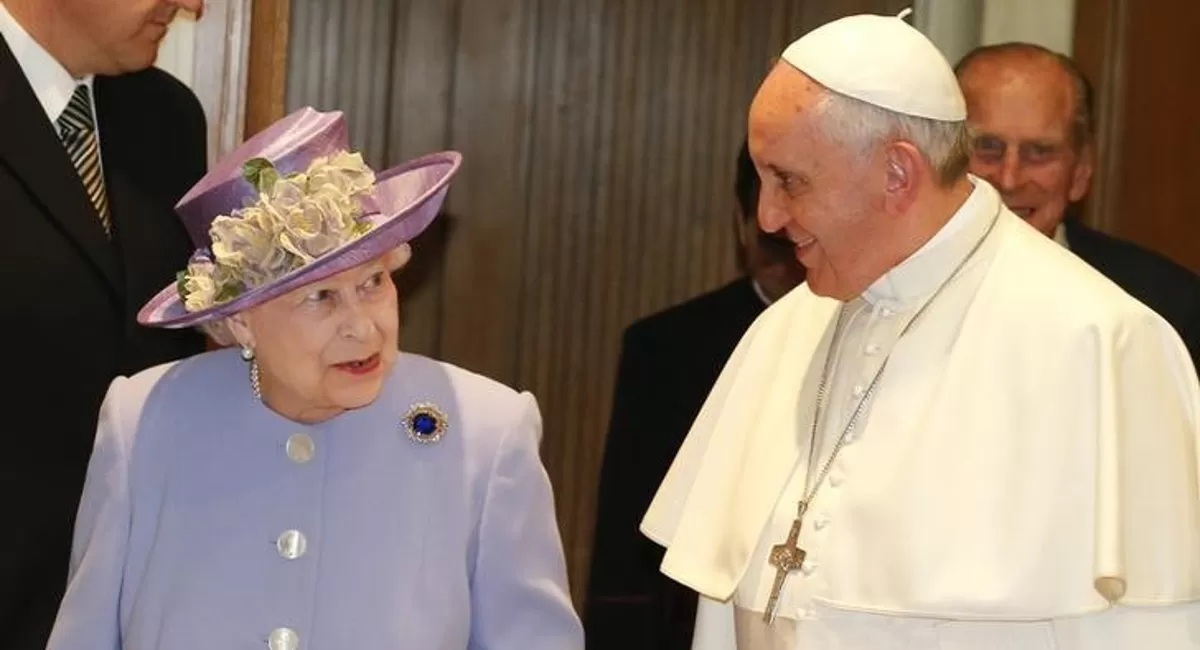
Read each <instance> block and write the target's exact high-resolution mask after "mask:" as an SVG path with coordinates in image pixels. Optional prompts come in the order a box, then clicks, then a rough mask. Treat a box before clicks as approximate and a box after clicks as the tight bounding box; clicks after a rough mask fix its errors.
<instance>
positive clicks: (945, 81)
mask: <svg viewBox="0 0 1200 650" xmlns="http://www.w3.org/2000/svg"><path fill="white" fill-rule="evenodd" d="M910 11H911V9H905V10H904V11H902V12H901V13H900V15H899V16H895V17H893V16H875V15H869V14H863V15H858V16H847V17H845V18H840V19H838V20H835V21H833V22H831V23H826V24H825V25H822V26H820V27H818V28H816V29H814V30H813V31H811V32H809V33H807V34H805V35H804V36H802V37H800V38H799V39H798V40H796V41H795V42H793V43H792V44H791V45H789V46H788V48H787V49H786V50H784V52H783V60H784V61H787V62H788V63H789V64H791V65H792V66H794V67H795V68H796V69H797V70H800V71H801V72H803V73H804V74H806V75H808V76H809V77H811V78H812V79H813V80H814V81H816V82H817V83H819V84H821V85H822V86H825V87H826V88H828V89H830V90H833V91H836V92H839V93H841V94H843V95H848V96H850V97H853V98H855V99H858V100H862V101H864V102H867V103H868V104H873V105H875V106H879V107H880V108H886V109H888V110H890V111H893V112H896V113H903V114H906V115H914V116H917V117H924V118H928V119H931V120H942V121H946V122H959V121H962V120H965V119H967V104H966V102H965V101H964V100H963V95H962V90H961V89H960V88H959V86H958V79H957V78H955V76H954V70H953V69H951V67H950V64H949V63H948V62H947V61H946V57H944V56H942V53H941V52H940V51H938V49H937V47H936V46H935V45H934V44H933V43H932V42H930V40H929V39H928V38H926V37H925V35H924V34H922V33H921V32H919V31H917V30H916V29H915V28H913V27H912V26H910V25H909V24H908V23H907V22H905V21H904V17H905V16H906V15H908V13H909V12H910Z"/></svg>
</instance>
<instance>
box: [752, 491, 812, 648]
mask: <svg viewBox="0 0 1200 650" xmlns="http://www.w3.org/2000/svg"><path fill="white" fill-rule="evenodd" d="M796 510H797V512H796V520H795V521H793V522H792V529H791V530H790V531H788V536H787V541H786V542H784V543H783V544H776V545H774V546H772V547H771V555H770V559H769V560H768V562H770V564H771V566H773V567H775V582H774V583H772V585H771V597H770V599H769V600H767V609H766V611H764V612H763V622H764V623H766V624H767V625H770V624H772V623H774V622H775V610H776V609H778V607H779V594H780V593H781V592H782V591H783V583H784V582H785V581H786V580H787V577H788V575H789V574H791V572H792V571H795V570H797V569H799V568H800V567H801V566H803V565H804V556H805V555H808V554H807V553H806V552H805V551H804V549H802V548H800V547H799V546H798V545H797V544H796V542H797V541H798V540H799V539H800V527H801V526H802V525H803V524H804V512H805V511H806V510H808V503H807V502H805V501H801V502H800V505H799V506H797V508H796Z"/></svg>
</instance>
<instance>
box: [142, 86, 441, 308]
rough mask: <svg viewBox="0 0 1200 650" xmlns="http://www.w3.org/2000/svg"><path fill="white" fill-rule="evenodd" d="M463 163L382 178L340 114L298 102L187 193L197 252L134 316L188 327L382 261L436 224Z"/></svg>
mask: <svg viewBox="0 0 1200 650" xmlns="http://www.w3.org/2000/svg"><path fill="white" fill-rule="evenodd" d="M461 163H462V156H461V155H460V154H459V153H458V152H455V151H444V152H440V153H434V154H430V155H426V156H422V157H420V158H417V159H415V160H410V161H408V162H405V163H402V164H400V165H398V166H396V167H392V168H391V169H387V170H385V171H383V172H380V173H379V174H375V173H374V172H372V171H371V170H370V169H369V168H368V167H367V166H366V165H365V164H364V163H363V162H362V157H361V156H360V155H359V154H357V153H351V152H350V151H349V146H348V144H347V135H346V125H345V121H344V118H343V116H342V113H341V112H339V111H334V112H329V113H322V112H319V111H316V110H313V109H312V108H302V109H300V110H298V111H296V112H294V113H292V114H291V115H288V116H287V117H285V118H283V119H282V120H279V121H278V122H276V123H275V124H272V125H271V126H270V127H268V128H267V129H265V130H263V131H262V132H260V133H259V134H257V135H255V136H254V137H252V138H250V139H249V140H247V141H246V142H244V143H243V144H242V145H241V146H240V147H238V148H237V150H235V151H234V152H233V153H231V154H229V155H228V156H226V157H225V158H224V159H223V160H221V161H220V162H219V163H217V165H216V166H215V167H214V168H213V169H212V170H211V171H209V173H208V174H207V175H205V176H204V178H202V179H200V182H199V183H197V184H196V185H195V187H193V188H192V189H191V191H189V192H188V193H187V195H186V196H184V197H183V198H182V199H180V201H179V203H178V204H177V205H176V206H175V210H176V212H177V213H178V214H179V217H180V218H181V219H182V220H183V224H184V226H185V227H186V228H187V231H188V234H189V235H190V236H191V239H192V243H193V244H195V246H196V252H195V253H194V254H193V255H192V259H191V261H190V262H189V263H188V268H187V269H186V270H184V271H181V272H180V274H179V279H178V281H177V282H175V283H174V284H172V285H170V286H168V287H166V288H165V289H163V290H162V291H160V292H159V293H158V295H156V296H155V297H154V298H152V299H151V300H150V302H148V303H146V305H145V306H144V307H142V309H141V311H140V312H138V317H137V318H138V322H139V323H141V324H143V325H149V326H152V327H165V328H182V327H192V326H195V325H199V324H201V323H205V322H208V321H212V320H215V319H219V318H224V317H227V316H230V315H232V314H235V313H237V312H240V311H243V310H245V309H248V308H250V307H253V306H255V305H258V304H261V303H263V302H265V301H267V300H270V299H272V298H275V297H278V296H280V295H283V294H285V293H288V292H289V291H293V290H295V289H297V288H299V287H302V286H305V285H308V284H312V283H313V282H317V281H319V280H323V279H325V278H328V277H330V276H333V275H336V274H338V273H341V272H342V271H346V270H348V269H351V268H354V267H356V266H359V265H361V264H364V263H366V262H369V261H371V260H374V259H377V258H379V257H381V256H383V255H384V254H387V253H388V252H390V251H393V250H395V249H396V248H398V247H400V246H402V245H404V244H405V243H406V242H408V241H409V240H411V239H413V238H414V237H416V236H417V235H418V234H420V233H421V232H422V231H423V230H425V228H426V227H427V226H428V225H429V224H430V223H431V222H432V221H433V219H434V218H435V217H436V216H437V214H438V211H439V210H440V209H441V205H442V201H443V200H445V198H446V192H447V190H448V189H449V183H450V179H451V177H453V176H454V174H455V173H456V172H457V171H458V169H459V166H460V165H461Z"/></svg>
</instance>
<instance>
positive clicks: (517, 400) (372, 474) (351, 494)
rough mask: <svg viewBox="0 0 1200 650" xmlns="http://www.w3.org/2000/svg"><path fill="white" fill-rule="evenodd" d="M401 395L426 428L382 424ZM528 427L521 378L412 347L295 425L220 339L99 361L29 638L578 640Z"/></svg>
mask: <svg viewBox="0 0 1200 650" xmlns="http://www.w3.org/2000/svg"><path fill="white" fill-rule="evenodd" d="M417 402H432V403H434V404H436V405H438V406H439V407H440V408H441V410H442V411H444V412H445V413H446V414H447V415H448V421H449V423H450V426H449V430H448V431H447V432H446V434H445V436H444V438H443V439H442V440H441V441H440V442H437V443H434V444H425V445H422V444H418V443H416V442H413V441H411V440H409V439H408V438H407V437H406V435H405V434H404V432H403V431H402V429H401V419H402V417H403V415H404V413H405V412H406V411H407V410H408V409H409V407H410V406H411V405H412V404H414V403H417ZM297 433H306V434H308V436H310V437H311V439H312V441H313V442H314V443H315V444H314V446H313V453H312V455H311V458H310V459H309V460H307V461H306V462H297V461H296V460H293V458H292V456H297V457H302V455H297V454H292V455H289V452H288V440H289V437H290V436H292V435H293V434H297ZM540 436H541V417H540V414H539V411H538V407H537V403H536V402H535V400H534V398H533V396H531V395H529V394H528V393H520V394H518V393H516V392H514V391H513V390H511V389H509V388H506V387H504V386H502V385H500V384H498V383H496V382H493V381H491V380H489V379H486V378H484V377H481V376H479V375H475V374H472V373H469V372H467V371H465V370H461V369H459V368H455V367H453V366H450V365H447V364H444V363H440V362H437V361H433V360H430V359H426V358H423V357H419V356H415V355H407V354H405V355H401V357H400V359H399V361H398V362H397V363H396V366H395V369H394V370H393V372H392V374H391V376H390V377H389V378H388V380H387V382H386V383H385V385H384V388H383V391H382V393H381V395H380V396H379V399H377V400H376V401H375V403H374V404H372V405H370V406H368V407H366V408H363V409H360V410H357V411H352V412H348V413H345V414H343V415H341V416H339V417H336V418H334V419H332V420H330V421H328V422H325V423H322V424H318V425H314V426H301V425H299V424H297V423H295V422H292V421H290V420H287V419H284V418H282V417H280V416H278V415H276V414H275V413H274V412H272V411H270V410H269V409H267V408H265V407H264V406H263V405H262V404H261V403H259V402H258V401H257V400H256V399H255V398H254V397H253V395H252V394H251V391H250V387H249V382H248V380H247V372H246V365H245V363H244V362H242V361H241V359H240V358H239V356H238V354H237V352H236V351H233V350H222V351H217V352H210V353H207V354H202V355H200V356H197V357H193V358H191V359H188V360H186V361H182V362H177V363H173V364H168V365H163V366H158V367H156V368H152V369H150V370H147V371H145V372H142V373H140V374H138V375H135V376H133V377H132V378H128V379H126V378H119V379H117V380H116V381H115V382H113V384H112V386H111V387H110V389H109V392H108V396H107V398H106V399H105V401H104V406H103V408H102V411H101V415H100V424H99V429H98V431H97V434H96V442H95V449H94V451H93V455H92V459H91V463H90V466H89V468H88V474H87V484H86V487H85V489H84V494H83V500H82V502H81V504H80V508H79V516H78V520H77V522H76V528H75V541H74V548H73V551H72V557H71V567H70V582H69V585H68V587H67V591H66V596H65V597H64V599H63V603H62V607H61V609H60V611H59V614H58V619H57V621H56V623H55V626H54V631H53V633H52V635H51V639H50V643H49V646H48V650H116V649H118V648H120V649H123V650H153V649H158V648H162V649H164V650H166V649H170V650H213V649H214V648H220V649H222V650H241V649H245V650H254V649H261V648H270V649H271V650H301V649H305V650H307V649H314V650H320V649H327V650H348V649H352V648H363V649H366V648H374V649H387V650H399V649H401V648H405V649H408V648H411V649H413V650H463V649H472V650H473V649H480V650H482V649H496V650H508V649H511V650H542V649H545V650H575V649H581V648H583V636H582V631H581V627H580V624H579V620H578V618H577V616H576V614H575V612H574V610H573V608H572V605H571V600H570V596H569V594H568V590H567V578H566V570H565V564H564V560H563V551H562V545H561V542H560V540H559V536H558V529H557V527H556V525H555V517H554V505H553V496H552V494H551V487H550V483H549V481H548V480H547V477H546V473H545V471H544V469H543V468H542V465H541V462H540V460H539V457H538V443H539V440H540ZM293 440H295V439H293ZM294 448H295V447H294ZM287 531H296V533H291V534H285V533H286V532H287ZM297 533H298V534H297ZM300 535H303V542H302V543H301V541H300V540H301V538H300ZM289 556H293V558H292V559H288V557H289Z"/></svg>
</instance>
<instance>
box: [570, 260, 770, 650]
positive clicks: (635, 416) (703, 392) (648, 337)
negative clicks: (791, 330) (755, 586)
mask: <svg viewBox="0 0 1200 650" xmlns="http://www.w3.org/2000/svg"><path fill="white" fill-rule="evenodd" d="M763 309H764V305H763V302H762V300H761V299H760V298H759V297H758V295H757V294H756V293H755V292H754V288H753V286H752V285H751V283H750V280H749V279H741V280H737V281H735V282H733V283H731V284H729V285H727V286H725V287H723V288H721V289H718V290H716V291H714V292H712V293H708V294H705V295H703V296H700V297H698V298H694V299H692V300H690V301H688V302H686V303H683V304H681V305H677V306H675V307H672V308H670V309H668V310H666V311H664V312H660V313H658V314H655V315H653V316H649V317H647V318H645V319H643V320H641V321H639V322H637V323H634V324H633V325H631V326H630V327H629V328H628V329H627V330H626V331H625V336H624V340H623V344H622V351H621V360H620V365H619V368H618V371H617V384H616V391H615V395H614V400H613V409H612V417H611V420H610V422H609V429H608V439H607V442H606V448H605V453H604V464H603V467H602V469H601V471H600V490H599V495H598V504H597V519H596V532H595V537H594V541H593V547H592V565H591V576H590V579H589V583H588V597H587V602H586V609H585V614H584V627H585V628H586V631H587V647H588V650H643V649H644V650H651V649H653V650H676V649H678V650H687V648H689V647H690V645H691V638H692V625H693V623H694V619H695V612H696V594H695V592H693V591H692V590H690V589H688V588H686V587H683V586H681V585H679V584H677V583H675V582H673V581H672V580H670V579H669V578H667V577H666V576H663V575H662V574H661V573H659V570H658V565H659V563H660V562H661V561H662V556H663V550H662V549H661V548H660V547H658V546H657V545H655V544H654V543H653V542H651V541H650V540H649V539H647V538H645V537H644V536H643V535H642V534H641V533H640V532H639V531H638V524H639V523H640V522H641V518H642V515H643V514H644V513H645V511H646V508H647V507H648V506H649V505H650V501H651V499H653V497H654V493H655V491H656V490H657V489H658V484H659V483H660V482H661V481H662V478H663V476H664V475H666V473H667V468H668V467H669V466H670V464H671V461H672V460H673V459H674V458H675V454H676V452H678V451H679V446H680V444H681V443H682V442H683V439H684V437H685V436H686V435H687V432H688V429H690V428H691V425H692V420H694V419H695V417H696V415H697V414H698V413H699V411H700V407H701V406H703V404H704V400H705V398H707V397H708V392H709V390H710V389H711V388H712V385H713V383H715V382H716V380H717V376H718V375H719V374H720V372H721V369H722V368H723V367H724V365H725V361H726V360H727V359H728V358H729V355H730V353H732V352H733V349H734V347H736V346H737V343H738V341H739V340H740V339H741V337H742V335H743V334H744V333H745V332H746V329H747V328H749V327H750V325H751V323H753V322H754V319H755V318H757V317H758V315H759V314H760V313H761V312H762V311H763Z"/></svg>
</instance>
